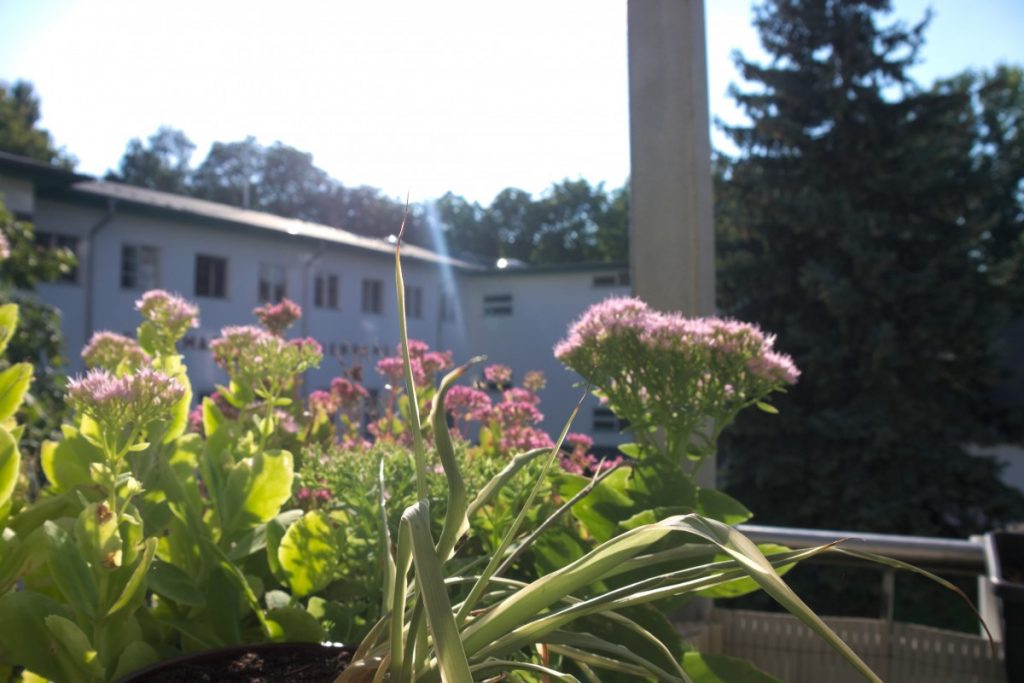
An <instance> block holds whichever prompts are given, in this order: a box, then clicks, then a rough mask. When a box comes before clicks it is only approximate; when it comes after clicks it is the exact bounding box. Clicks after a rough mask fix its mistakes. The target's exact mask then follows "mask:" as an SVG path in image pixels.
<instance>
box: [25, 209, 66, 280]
mask: <svg viewBox="0 0 1024 683" xmlns="http://www.w3.org/2000/svg"><path fill="white" fill-rule="evenodd" d="M19 220H21V219H19ZM36 244H38V245H39V246H40V247H43V248H44V249H67V250H68V251H70V252H71V253H72V254H74V255H75V258H76V259H77V258H78V238H77V237H74V236H73V235H59V234H57V233H55V232H43V231H41V230H36ZM56 281H57V282H71V283H75V282H78V266H75V267H74V268H72V269H71V270H69V271H68V272H66V273H64V274H63V275H61V276H60V277H59V278H57V280H56Z"/></svg>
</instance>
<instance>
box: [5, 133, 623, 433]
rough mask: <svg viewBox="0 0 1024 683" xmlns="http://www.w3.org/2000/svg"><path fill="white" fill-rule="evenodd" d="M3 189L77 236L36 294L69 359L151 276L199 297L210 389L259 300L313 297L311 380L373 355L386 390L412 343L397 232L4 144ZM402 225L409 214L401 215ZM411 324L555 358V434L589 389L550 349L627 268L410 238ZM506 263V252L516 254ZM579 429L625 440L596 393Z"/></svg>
mask: <svg viewBox="0 0 1024 683" xmlns="http://www.w3.org/2000/svg"><path fill="white" fill-rule="evenodd" d="M0 199H2V201H3V202H4V203H5V204H6V206H7V208H8V210H10V211H11V212H13V213H14V214H15V215H16V216H17V217H18V218H20V219H24V220H29V221H31V222H33V223H34V224H35V227H36V233H37V239H38V240H39V241H40V242H42V243H44V244H49V245H59V246H66V247H69V248H71V249H72V250H73V251H75V253H76V254H77V255H78V259H79V266H78V269H77V270H76V272H75V273H73V274H72V275H71V276H69V277H67V278H66V279H65V280H64V281H61V282H57V283H49V284H43V285H40V286H39V288H38V296H39V297H40V299H42V300H43V301H45V302H46V303H49V304H52V305H53V306H55V307H57V308H58V309H59V310H60V311H61V312H62V315H63V331H64V339H65V344H66V347H67V355H68V357H69V360H70V362H71V368H70V369H71V372H72V373H75V372H81V371H82V369H83V368H82V364H81V360H80V359H79V358H78V355H77V354H78V352H79V351H80V349H81V348H82V346H83V345H84V344H85V342H86V341H87V340H88V339H89V338H90V337H91V336H92V334H93V332H96V331H100V330H113V331H115V332H121V333H124V334H130V333H132V332H133V331H134V329H135V327H136V326H137V325H138V322H139V318H138V315H137V314H136V312H135V307H134V302H135V300H136V299H137V298H138V297H139V295H140V294H141V293H142V292H144V291H146V290H148V289H153V288H161V289H166V290H168V291H171V292H175V293H178V294H181V295H182V296H184V297H186V298H188V299H190V300H192V301H195V302H196V303H198V304H199V307H200V310H201V313H200V325H199V327H198V328H197V329H195V330H192V331H191V332H190V333H189V334H188V335H187V336H186V337H185V339H184V340H183V342H182V344H181V348H182V350H183V353H184V355H185V361H186V363H187V364H188V367H189V375H190V378H191V380H192V383H193V386H194V388H195V391H196V394H197V395H204V394H208V393H210V392H212V391H213V390H214V388H215V386H216V385H217V384H221V383H224V382H225V381H226V377H225V376H224V374H223V373H222V371H221V370H220V369H219V368H217V367H216V366H215V365H214V363H213V360H212V357H211V356H210V354H209V352H208V348H209V343H210V341H211V340H213V339H215V338H216V337H217V336H219V334H220V330H221V328H222V327H225V326H227V325H239V324H254V323H255V322H256V321H255V318H254V316H253V315H252V309H253V308H255V307H256V306H259V305H260V304H262V303H265V302H267V301H278V300H280V299H281V298H283V297H287V298H289V299H292V300H293V301H295V302H296V303H298V304H300V305H301V306H302V310H303V318H302V320H301V321H299V322H298V323H296V325H295V326H294V327H293V328H292V330H291V334H293V335H295V336H306V335H309V336H312V337H314V338H316V339H317V340H318V341H319V342H320V343H321V344H322V345H323V347H324V354H325V358H324V362H323V363H322V365H321V367H320V369H319V370H317V371H314V372H310V373H309V374H308V376H307V378H306V384H305V386H306V388H307V389H308V390H314V389H322V388H326V387H327V386H329V384H330V381H331V379H332V378H334V377H336V376H339V375H340V374H341V373H342V372H343V371H344V370H346V369H349V368H351V367H353V366H356V365H359V366H362V367H363V369H364V373H363V375H364V380H365V382H364V383H365V384H366V386H367V387H368V388H370V389H376V390H378V391H379V390H381V389H382V388H383V381H382V379H381V378H380V376H379V375H377V373H376V372H375V371H374V367H375V365H376V361H377V360H378V359H379V358H381V357H383V356H386V355H393V354H394V353H395V345H396V343H397V341H398V320H397V315H396V312H397V311H396V309H397V302H396V297H395V291H394V287H395V285H394V282H395V280H394V251H393V245H392V244H389V243H388V242H387V241H385V240H379V239H374V238H368V237H363V236H360V235H355V234H353V233H350V232H347V231H345V230H340V229H338V228H333V227H330V226H326V225H318V224H314V223H308V222H305V221H300V220H294V219H288V218H281V217H279V216H273V215H270V214H266V213H261V212H256V211H249V210H245V209H239V208H235V207H231V206H226V205H223V204H218V203H214V202H209V201H204V200H199V199H192V198H189V197H183V196H179V195H174V194H169V193H166V192H157V191H153V190H146V189H141V188H137V187H131V186H128V185H123V184H120V183H113V182H107V181H100V180H96V179H94V178H91V177H88V176H83V175H80V174H76V173H72V172H69V171H65V170H61V169H56V168H54V167H51V166H49V165H46V164H42V163H39V162H36V161H32V160H29V159H25V158H23V157H18V156H13V155H10V154H6V153H2V152H0ZM395 227H396V229H397V227H398V226H395ZM402 255H403V269H404V274H405V282H406V287H407V294H406V302H407V304H406V306H407V311H408V318H409V334H410V336H411V337H412V338H416V339H421V340H423V341H425V342H427V343H428V344H429V345H430V346H431V347H432V348H435V349H440V350H446V349H450V350H452V351H453V355H454V359H455V361H456V362H457V363H458V362H462V361H464V360H466V359H468V358H469V357H471V356H473V355H478V354H486V355H487V357H488V362H493V363H502V364H505V365H509V366H510V367H512V368H513V371H514V373H515V377H514V380H515V381H518V380H520V379H521V378H522V376H523V374H524V373H525V372H527V371H530V370H542V371H543V372H544V373H545V375H546V376H547V378H548V386H547V388H546V389H545V390H544V391H543V392H542V394H541V397H542V401H543V402H542V405H541V409H542V412H543V413H544V415H545V422H544V425H543V426H544V427H545V428H546V429H547V430H548V431H549V432H551V433H554V434H557V433H558V431H559V430H560V429H561V427H562V424H563V423H564V421H565V420H566V419H567V417H568V416H569V414H570V412H571V410H572V408H573V406H574V405H575V403H576V401H577V400H578V398H579V396H580V394H581V392H582V388H581V387H577V386H575V385H576V383H577V382H578V377H577V376H576V375H575V374H574V373H572V372H570V371H568V370H567V369H565V368H564V367H563V366H562V365H561V364H560V363H559V362H558V361H557V360H555V358H554V356H553V355H552V348H553V346H554V344H555V343H556V342H557V341H558V340H559V339H560V338H561V337H562V336H563V335H564V334H565V331H566V328H567V326H568V325H569V323H570V322H572V321H573V320H574V319H575V318H576V317H578V316H579V315H580V314H581V313H582V312H583V311H584V310H585V309H586V308H587V307H588V306H589V305H590V304H592V303H595V302H597V301H600V300H602V299H604V298H606V297H608V296H612V295H625V294H628V293H629V291H630V287H629V274H628V270H627V267H626V266H625V265H604V264H601V265H587V266H582V265H571V266H564V267H542V268H518V267H514V266H506V267H505V268H498V267H497V266H495V267H494V268H484V267H481V266H479V265H475V264H472V263H468V262H466V261H461V260H458V259H454V258H450V257H447V256H442V255H440V254H437V253H435V252H432V251H429V250H427V249H423V248H421V247H416V246H411V245H406V246H403V248H402ZM502 265H505V264H502ZM574 431H582V432H587V433H589V434H591V435H592V436H593V437H594V439H595V442H596V443H597V444H599V445H611V444H614V443H617V442H619V441H620V440H621V437H620V435H619V433H618V432H619V425H618V423H617V421H616V420H615V418H614V416H612V415H611V414H610V413H609V412H608V411H607V410H604V409H602V408H601V407H600V406H599V405H598V404H597V403H596V401H594V400H593V398H588V400H587V403H586V404H585V406H584V408H583V410H582V411H581V413H580V416H579V417H578V418H577V421H576V423H575V425H574Z"/></svg>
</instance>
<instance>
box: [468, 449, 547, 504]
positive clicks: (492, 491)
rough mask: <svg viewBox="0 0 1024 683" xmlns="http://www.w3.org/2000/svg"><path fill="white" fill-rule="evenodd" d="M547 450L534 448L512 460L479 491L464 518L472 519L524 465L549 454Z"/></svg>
mask: <svg viewBox="0 0 1024 683" xmlns="http://www.w3.org/2000/svg"><path fill="white" fill-rule="evenodd" d="M550 452H551V449H549V448H534V449H533V450H530V451H526V452H525V453H520V454H519V455H516V456H514V457H513V458H512V460H510V461H509V463H508V464H507V465H505V467H504V468H503V469H502V470H501V471H500V472H498V473H497V474H496V475H494V476H493V477H492V478H491V480H490V481H489V482H487V485H486V486H484V487H483V488H482V489H480V492H479V493H478V494H476V497H475V498H474V499H473V501H472V502H471V503H470V504H469V509H467V510H466V516H467V517H469V518H472V517H473V515H475V514H476V513H477V512H478V511H479V510H480V508H482V507H483V506H484V505H487V504H488V503H490V502H491V500H492V499H493V498H494V496H496V495H497V494H498V492H499V491H500V490H501V489H502V487H503V486H505V484H507V483H508V481H509V480H510V479H511V478H512V477H514V476H516V474H517V473H518V472H519V470H521V469H523V467H525V466H526V465H528V464H529V463H531V462H533V460H534V459H535V458H537V457H539V456H541V455H544V454H545V453H550Z"/></svg>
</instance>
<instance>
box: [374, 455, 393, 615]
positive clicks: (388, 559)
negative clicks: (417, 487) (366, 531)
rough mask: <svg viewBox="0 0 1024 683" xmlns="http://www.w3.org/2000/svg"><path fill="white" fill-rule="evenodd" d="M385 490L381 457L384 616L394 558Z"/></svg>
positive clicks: (380, 540)
mask: <svg viewBox="0 0 1024 683" xmlns="http://www.w3.org/2000/svg"><path fill="white" fill-rule="evenodd" d="M386 491H387V489H386V488H385V486H384V456H383V455H381V458H380V461H379V463H378V467H377V495H378V500H377V506H378V512H379V514H380V536H379V537H378V543H379V547H378V552H379V553H380V557H381V559H382V560H383V562H384V590H383V604H381V608H380V613H381V614H386V613H387V612H388V610H389V609H391V604H392V600H393V599H394V597H395V573H396V569H395V556H394V555H393V554H392V552H391V529H390V528H389V527H388V503H387V494H386Z"/></svg>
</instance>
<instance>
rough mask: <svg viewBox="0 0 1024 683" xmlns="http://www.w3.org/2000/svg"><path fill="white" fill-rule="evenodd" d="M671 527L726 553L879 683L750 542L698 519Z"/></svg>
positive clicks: (727, 528)
mask: <svg viewBox="0 0 1024 683" xmlns="http://www.w3.org/2000/svg"><path fill="white" fill-rule="evenodd" d="M673 526H674V527H675V528H677V529H678V530H679V531H684V532H687V533H691V534H694V535H696V536H699V537H701V538H704V539H706V540H708V541H710V542H711V543H714V544H715V545H716V546H718V547H719V548H721V549H722V550H723V551H725V553H727V554H728V555H729V556H731V557H732V558H734V559H735V560H736V561H737V562H739V563H740V564H741V565H742V566H743V567H744V569H746V570H747V572H748V574H749V575H750V578H752V579H754V581H756V582H757V584H758V585H759V586H761V588H762V589H763V590H764V591H765V592H766V593H768V595H770V596H772V597H773V598H774V599H775V601H776V602H778V603H779V604H780V605H782V606H783V607H785V608H786V609H787V610H789V612H791V613H792V614H794V615H796V616H797V617H798V618H799V619H800V620H801V621H803V622H804V623H805V624H807V626H808V627H810V629H811V630H812V631H814V632H815V633H817V634H818V635H819V636H821V637H822V638H823V639H824V640H825V642H827V643H828V644H829V645H831V646H832V647H833V648H835V649H836V650H837V651H838V652H839V653H840V654H841V655H842V656H843V657H844V658H845V659H846V660H847V661H848V662H849V663H850V664H851V665H852V666H853V667H854V668H855V669H857V671H859V672H860V673H861V675H862V676H864V678H866V679H867V680H869V681H876V682H877V683H881V680H882V679H880V678H879V677H878V676H877V675H876V674H875V672H874V671H872V670H871V667H869V666H868V665H867V664H865V663H864V660H862V659H861V658H860V656H858V655H857V653H856V652H854V651H853V649H851V648H850V646H849V645H847V644H846V642H844V641H843V639H842V638H840V637H839V636H838V635H836V633H835V631H833V630H832V629H831V628H829V626H828V625H827V624H826V623H825V622H824V621H822V620H821V617H819V616H818V615H817V614H815V613H814V611H813V610H811V608H810V607H808V606H807V605H806V604H805V603H804V601H803V600H801V599H800V598H799V597H797V595H796V593H794V592H793V590H792V589H791V588H790V587H789V586H787V585H786V583H785V582H784V581H783V580H782V579H781V578H779V575H778V574H776V573H775V570H774V569H773V568H772V566H771V564H770V563H769V562H768V560H766V559H765V556H764V555H762V554H761V551H760V550H758V548H757V546H756V545H755V544H754V542H753V541H751V540H750V539H749V538H747V537H746V536H744V535H743V534H741V533H740V532H739V531H737V530H736V529H734V528H733V527H731V526H728V525H727V524H723V523H721V522H717V521H715V520H712V519H706V518H703V517H700V516H697V515H684V516H683V517H677V518H675V519H674V520H673Z"/></svg>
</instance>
